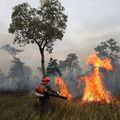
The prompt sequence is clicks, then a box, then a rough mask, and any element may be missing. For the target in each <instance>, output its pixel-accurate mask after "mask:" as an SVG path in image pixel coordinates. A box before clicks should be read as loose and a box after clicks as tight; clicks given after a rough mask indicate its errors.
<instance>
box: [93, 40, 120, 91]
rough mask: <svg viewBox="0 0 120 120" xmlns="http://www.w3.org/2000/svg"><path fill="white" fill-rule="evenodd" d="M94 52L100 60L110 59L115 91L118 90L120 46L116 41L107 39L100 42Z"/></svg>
mask: <svg viewBox="0 0 120 120" xmlns="http://www.w3.org/2000/svg"><path fill="white" fill-rule="evenodd" d="M95 51H96V52H97V55H98V56H99V57H101V58H110V59H111V62H112V65H113V73H114V77H115V79H116V90H118V80H119V78H118V74H119V73H118V68H119V66H120V65H119V58H120V56H119V53H120V46H119V45H118V43H117V41H115V40H114V39H109V40H106V41H104V42H101V43H100V44H99V45H98V46H97V47H96V48H95Z"/></svg>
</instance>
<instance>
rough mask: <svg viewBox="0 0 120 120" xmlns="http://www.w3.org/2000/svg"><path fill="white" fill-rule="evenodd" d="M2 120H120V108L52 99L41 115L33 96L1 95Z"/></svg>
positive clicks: (0, 116)
mask: <svg viewBox="0 0 120 120" xmlns="http://www.w3.org/2000/svg"><path fill="white" fill-rule="evenodd" d="M0 120H120V107H119V106H117V105H114V104H109V105H107V104H98V103H90V104H85V105H77V104H75V103H69V102H67V101H65V100H61V99H58V98H50V102H49V105H47V108H46V111H45V112H44V113H41V114H40V111H39V102H38V100H37V99H36V98H35V97H34V96H32V95H23V96H16V95H1V96H0Z"/></svg>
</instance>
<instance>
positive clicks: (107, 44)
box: [95, 39, 120, 59]
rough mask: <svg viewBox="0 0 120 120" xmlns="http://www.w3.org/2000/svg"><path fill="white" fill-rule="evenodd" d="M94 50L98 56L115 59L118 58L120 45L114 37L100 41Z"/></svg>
mask: <svg viewBox="0 0 120 120" xmlns="http://www.w3.org/2000/svg"><path fill="white" fill-rule="evenodd" d="M95 51H96V52H97V54H98V55H99V56H100V57H103V58H104V57H107V58H111V59H116V58H119V52H120V46H119V45H118V43H117V41H115V40H114V39H109V40H106V41H104V42H101V43H100V45H98V46H97V47H96V48H95Z"/></svg>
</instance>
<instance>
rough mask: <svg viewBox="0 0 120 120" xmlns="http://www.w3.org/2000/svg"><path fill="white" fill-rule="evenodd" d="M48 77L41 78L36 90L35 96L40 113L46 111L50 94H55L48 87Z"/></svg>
mask: <svg viewBox="0 0 120 120" xmlns="http://www.w3.org/2000/svg"><path fill="white" fill-rule="evenodd" d="M49 82H50V80H49V79H48V77H45V78H43V80H42V82H41V84H40V85H39V86H38V87H37V88H36V93H35V94H36V96H37V97H38V98H39V102H40V110H41V112H43V111H46V109H47V107H48V104H49V96H50V94H56V92H55V91H54V90H52V89H51V87H50V85H49Z"/></svg>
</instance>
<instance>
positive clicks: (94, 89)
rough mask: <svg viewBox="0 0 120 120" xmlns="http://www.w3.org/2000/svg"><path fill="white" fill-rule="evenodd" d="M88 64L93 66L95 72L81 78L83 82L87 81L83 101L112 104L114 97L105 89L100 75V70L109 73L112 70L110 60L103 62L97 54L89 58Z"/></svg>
mask: <svg viewBox="0 0 120 120" xmlns="http://www.w3.org/2000/svg"><path fill="white" fill-rule="evenodd" d="M87 64H89V65H93V71H92V72H91V73H90V74H89V75H88V76H83V77H81V78H80V79H81V80H85V88H84V95H83V98H82V101H87V102H93V101H94V102H106V103H110V102H111V101H112V99H113V97H112V96H111V94H110V93H109V92H108V91H107V90H106V89H105V86H104V84H103V81H102V78H101V74H100V68H104V69H106V70H108V71H110V70H112V65H111V61H110V59H104V60H101V59H100V58H98V57H97V56H96V55H95V54H93V55H91V56H90V57H89V58H88V60H87Z"/></svg>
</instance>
